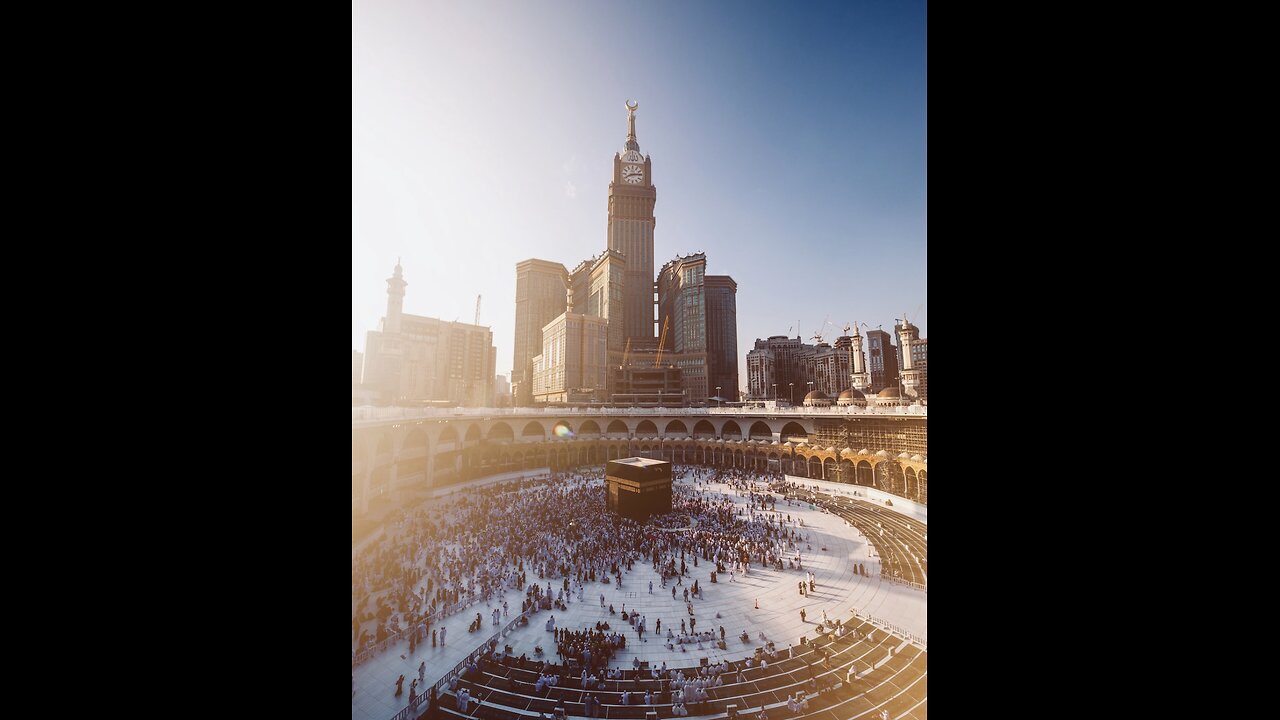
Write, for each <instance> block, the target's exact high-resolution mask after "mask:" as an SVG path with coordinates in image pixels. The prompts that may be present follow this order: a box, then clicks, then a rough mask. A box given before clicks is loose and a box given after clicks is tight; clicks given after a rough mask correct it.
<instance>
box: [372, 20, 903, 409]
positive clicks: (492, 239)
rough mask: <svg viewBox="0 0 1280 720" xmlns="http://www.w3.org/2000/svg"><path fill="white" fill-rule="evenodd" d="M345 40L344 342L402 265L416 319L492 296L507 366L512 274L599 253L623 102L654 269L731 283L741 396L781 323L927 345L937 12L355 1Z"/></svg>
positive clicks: (801, 330) (803, 330)
mask: <svg viewBox="0 0 1280 720" xmlns="http://www.w3.org/2000/svg"><path fill="white" fill-rule="evenodd" d="M351 36H352V85H351V100H352V108H351V117H352V135H351V145H352V148H351V160H352V183H351V221H352V225H351V343H352V347H353V348H355V349H358V350H361V351H363V350H364V333H365V332H366V331H367V330H371V329H374V328H376V326H377V323H378V320H379V318H380V317H381V316H382V315H383V314H384V312H385V308H386V283H385V282H384V281H385V279H386V278H387V277H389V276H390V275H391V270H392V267H393V266H394V265H395V262H396V258H397V257H402V258H403V260H402V263H403V265H404V273H405V278H406V280H408V282H409V287H408V290H407V295H406V297H405V304H404V305H405V311H406V312H410V313H414V314H419V315H428V316H433V317H440V318H443V319H445V320H453V319H459V320H462V321H463V322H471V320H472V319H473V316H474V313H475V300H476V295H477V294H483V296H484V300H483V307H482V309H481V315H480V322H481V324H484V325H490V326H492V328H493V330H494V344H495V345H496V346H497V354H498V365H497V368H498V372H500V373H505V372H508V371H509V370H510V368H511V353H512V344H513V336H514V321H515V264H516V263H517V262H518V261H520V260H524V259H526V258H530V257H538V258H543V259H546V260H553V261H556V262H561V263H563V264H564V265H565V266H566V267H568V268H569V269H572V268H573V266H574V265H576V264H577V263H578V262H579V261H581V260H584V259H586V258H588V257H590V256H592V255H596V254H598V253H600V252H601V251H602V250H603V249H604V247H605V228H606V221H607V217H608V206H607V196H608V185H609V181H610V176H611V173H612V158H613V154H614V153H615V152H617V151H618V150H620V149H621V147H622V143H623V142H624V140H625V137H626V117H627V115H626V110H625V108H624V107H623V102H624V101H625V100H626V99H628V98H630V99H632V100H635V101H637V102H639V103H640V109H639V111H638V113H637V116H636V118H637V119H636V133H637V136H638V139H639V142H640V149H641V152H643V153H646V154H648V155H650V156H651V157H652V158H653V174H654V183H655V185H657V188H658V202H657V206H656V209H655V213H654V214H655V216H656V217H657V228H656V230H655V248H654V257H655V265H656V266H661V265H662V263H663V262H665V261H666V260H669V259H671V258H673V257H675V255H676V254H677V253H679V254H687V253H689V252H694V251H699V250H701V251H705V252H706V253H707V271H708V273H710V274H717V275H719V274H728V275H732V276H733V277H734V279H735V280H737V281H738V349H739V377H740V384H741V386H742V387H743V388H745V387H746V352H747V351H748V350H750V349H751V347H752V345H753V342H754V340H755V339H756V338H764V337H767V336H769V335H781V334H787V332H788V328H791V330H790V334H791V335H793V336H795V335H802V336H804V337H805V338H806V341H808V337H809V336H810V335H812V334H813V331H814V330H815V329H818V328H819V327H820V326H821V325H822V323H823V321H824V320H826V319H827V318H828V317H829V318H830V321H831V323H832V325H831V326H828V327H826V329H825V331H824V334H825V335H826V336H827V337H828V338H832V337H834V336H836V335H838V334H840V330H839V326H840V325H843V324H844V323H845V322H846V321H854V320H859V321H862V322H865V323H867V324H868V325H870V326H871V327H875V326H877V325H883V326H884V327H885V329H886V330H890V331H892V326H893V322H894V318H895V317H901V316H902V313H903V312H904V311H905V312H907V313H908V314H909V315H910V317H911V319H912V321H913V322H915V323H916V324H917V325H918V326H919V327H920V329H921V335H923V336H926V337H927V336H928V322H927V321H928V304H927V299H928V298H927V279H928V274H927V269H928V252H927V234H928V229H927V228H928V223H927V199H928V196H927V180H928V175H927V165H928V153H927V147H928V146H927V131H928V126H927V123H926V114H927V105H926V95H927V74H926V60H927V58H926V7H925V4H924V3H922V2H921V3H915V2H883V3H881V2H874V3H870V2H866V3H864V2H849V3H831V4H826V3H803V2H802V3H789V2H788V3H784V2H702V1H698V0H693V1H690V2H674V1H670V0H659V1H656V2H640V1H631V2H618V1H614V0H593V1H591V2H585V1H583V2H548V1H545V0H539V2H509V1H503V2H488V1H480V2H462V1H460V0H455V1H450V2H430V1H423V0H415V1H408V0H365V1H357V2H353V3H352V33H351ZM797 321H798V322H799V327H794V326H795V325H796V323H797Z"/></svg>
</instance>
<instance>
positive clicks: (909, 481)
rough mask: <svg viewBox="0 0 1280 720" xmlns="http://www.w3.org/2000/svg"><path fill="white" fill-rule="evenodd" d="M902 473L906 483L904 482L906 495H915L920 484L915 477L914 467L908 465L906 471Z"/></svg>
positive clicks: (911, 496)
mask: <svg viewBox="0 0 1280 720" xmlns="http://www.w3.org/2000/svg"><path fill="white" fill-rule="evenodd" d="M903 474H904V475H906V483H905V484H906V490H907V492H906V495H907V497H909V498H913V497H915V496H916V493H918V492H919V491H920V485H919V481H918V480H917V478H916V471H915V468H910V467H909V468H907V471H906V472H905V473H903Z"/></svg>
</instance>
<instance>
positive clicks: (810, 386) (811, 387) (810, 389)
mask: <svg viewBox="0 0 1280 720" xmlns="http://www.w3.org/2000/svg"><path fill="white" fill-rule="evenodd" d="M809 392H813V381H812V380H810V381H809ZM805 397H809V396H808V395H805Z"/></svg>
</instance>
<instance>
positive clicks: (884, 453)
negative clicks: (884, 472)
mask: <svg viewBox="0 0 1280 720" xmlns="http://www.w3.org/2000/svg"><path fill="white" fill-rule="evenodd" d="M876 457H878V458H884V459H885V460H888V459H889V453H888V451H885V450H878V451H876Z"/></svg>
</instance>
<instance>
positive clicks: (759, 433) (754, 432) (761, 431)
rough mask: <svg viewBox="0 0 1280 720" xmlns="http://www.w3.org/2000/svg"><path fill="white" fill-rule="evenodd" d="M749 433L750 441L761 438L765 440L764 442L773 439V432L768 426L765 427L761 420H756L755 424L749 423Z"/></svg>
mask: <svg viewBox="0 0 1280 720" xmlns="http://www.w3.org/2000/svg"><path fill="white" fill-rule="evenodd" d="M750 432H751V439H752V440H756V439H761V438H763V439H765V440H772V439H773V430H771V429H769V426H768V425H766V424H765V423H764V422H763V421H761V420H757V421H755V422H753V423H751V430H750Z"/></svg>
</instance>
